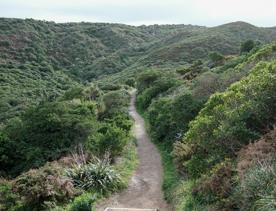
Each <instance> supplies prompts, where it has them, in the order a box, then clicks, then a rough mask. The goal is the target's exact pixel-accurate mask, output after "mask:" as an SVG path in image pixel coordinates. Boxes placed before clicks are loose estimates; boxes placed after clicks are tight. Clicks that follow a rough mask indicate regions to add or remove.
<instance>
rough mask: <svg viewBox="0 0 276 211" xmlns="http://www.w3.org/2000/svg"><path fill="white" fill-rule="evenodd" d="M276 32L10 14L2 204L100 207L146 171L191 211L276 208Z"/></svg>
mask: <svg viewBox="0 0 276 211" xmlns="http://www.w3.org/2000/svg"><path fill="white" fill-rule="evenodd" d="M275 42H276V28H275V27H271V28H263V27H256V26H253V25H251V24H248V23H245V22H233V23H228V24H225V25H221V26H217V27H204V26H193V25H182V24H180V25H151V26H144V25H143V26H129V25H123V24H108V23H86V22H81V23H54V22H47V21H38V20H33V19H25V20H23V19H9V18H0V210H11V211H15V210H18V211H20V210H69V211H73V210H91V207H93V206H94V205H95V203H97V201H98V200H100V199H102V198H103V197H106V196H109V195H110V194H112V193H114V192H116V191H120V190H121V189H122V188H125V187H126V186H127V182H128V179H129V178H130V176H131V175H132V173H133V171H134V170H135V168H136V165H137V163H138V160H137V155H136V149H135V146H136V143H135V140H133V139H134V138H133V137H132V133H131V127H132V124H133V121H132V119H131V118H130V117H129V114H128V109H127V108H128V105H129V100H130V92H131V91H133V88H135V89H137V98H136V107H137V109H138V110H139V112H140V113H141V114H142V115H143V117H144V118H145V120H146V123H147V124H146V125H147V127H148V128H147V129H148V132H149V134H150V136H151V139H152V140H153V141H154V143H155V144H156V145H157V146H158V148H159V150H160V154H161V156H162V161H163V167H164V184H163V190H164V193H165V198H166V200H167V201H168V202H170V203H171V204H172V206H173V208H174V210H177V211H180V210H181V211H183V210H185V211H186V210H187V211H190V210H193V211H200V210H207V211H208V210H209V211H221V210H223V211H228V210H242V211H250V210H258V211H265V210H275V209H276V207H275V193H276V187H275V178H276V177H275V174H276V169H275V154H276V148H275V143H274V142H275V141H274V140H275V115H276V112H275V111H276V108H275V105H276V102H275V100H276V99H275V92H276V87H275V85H276V82H275V74H276V72H275V71H276V64H275V61H276V43H275Z"/></svg>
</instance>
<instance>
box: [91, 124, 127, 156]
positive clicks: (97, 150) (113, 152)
mask: <svg viewBox="0 0 276 211" xmlns="http://www.w3.org/2000/svg"><path fill="white" fill-rule="evenodd" d="M128 141H129V131H125V130H124V129H122V128H119V127H117V126H116V125H114V124H112V123H103V124H102V125H101V126H100V128H99V129H98V131H97V133H95V134H93V135H91V136H90V137H89V140H88V142H87V148H88V149H89V150H90V151H91V152H93V153H94V154H95V155H97V156H99V157H102V156H104V155H105V154H107V153H108V154H109V155H110V157H111V158H112V159H114V158H115V157H116V156H118V155H120V154H121V153H122V151H123V149H124V147H125V146H126V144H127V143H128Z"/></svg>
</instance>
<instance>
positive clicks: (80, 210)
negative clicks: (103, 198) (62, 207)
mask: <svg viewBox="0 0 276 211" xmlns="http://www.w3.org/2000/svg"><path fill="white" fill-rule="evenodd" d="M95 201H96V195H94V194H91V193H85V194H82V195H81V196H78V197H76V198H75V199H74V201H73V202H72V204H71V205H70V207H69V209H68V211H91V210H92V211H95V210H94V208H93V203H94V202H95Z"/></svg>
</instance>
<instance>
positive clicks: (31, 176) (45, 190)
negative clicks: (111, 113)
mask: <svg viewBox="0 0 276 211" xmlns="http://www.w3.org/2000/svg"><path fill="white" fill-rule="evenodd" d="M13 191H14V192H15V193H17V194H19V195H20V196H21V197H23V200H24V203H25V204H26V205H28V207H32V208H33V209H34V210H40V209H41V208H42V207H45V206H46V207H47V202H56V203H58V202H64V201H67V200H68V199H69V198H71V197H73V196H74V195H75V194H76V191H75V189H74V186H73V184H72V182H71V181H70V180H69V179H66V178H65V177H63V176H62V168H61V167H60V166H59V165H58V164H57V163H52V164H47V165H45V166H44V167H42V168H39V169H31V170H29V171H28V172H25V173H23V174H21V175H20V176H18V177H17V178H16V179H15V181H14V184H13Z"/></svg>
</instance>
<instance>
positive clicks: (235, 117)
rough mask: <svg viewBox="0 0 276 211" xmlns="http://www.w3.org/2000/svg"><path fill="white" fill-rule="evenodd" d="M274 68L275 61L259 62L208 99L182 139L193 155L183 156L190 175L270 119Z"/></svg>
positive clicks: (229, 152)
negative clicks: (227, 87) (246, 75)
mask: <svg viewBox="0 0 276 211" xmlns="http://www.w3.org/2000/svg"><path fill="white" fill-rule="evenodd" d="M274 68H275V63H261V64H259V65H258V66H257V67H256V68H255V69H254V70H252V72H251V73H250V75H249V76H248V77H245V78H244V79H243V80H241V81H240V82H237V83H236V84H234V85H232V86H231V87H230V88H229V89H227V90H226V92H225V93H220V94H215V95H213V96H212V97H211V98H210V99H209V101H208V102H207V103H206V105H205V108H204V109H203V110H201V111H200V113H199V115H198V116H197V117H196V119H195V120H194V121H193V122H192V123H191V124H190V129H189V131H188V132H187V134H186V135H185V137H184V139H183V144H184V145H188V146H189V147H190V148H191V149H192V156H191V157H190V156H188V159H187V160H186V159H184V160H186V161H184V164H185V166H186V168H187V169H188V171H189V173H190V174H191V175H193V176H195V177H198V176H200V174H201V173H203V172H206V171H207V170H208V169H209V168H210V167H211V166H212V165H214V164H215V163H217V162H219V161H220V160H221V158H223V157H225V156H233V155H234V154H235V151H236V150H238V149H239V148H240V147H241V146H242V145H245V144H247V143H248V142H249V141H250V140H252V139H256V138H257V137H259V134H261V133H262V131H263V130H264V129H265V128H263V125H267V124H269V122H271V120H272V119H271V117H272V116H274V115H273V112H274V111H275V110H274V109H273V105H274V103H275V98H273V97H271V96H273V93H274V92H275V75H274V74H273V71H274ZM203 158H204V159H203ZM180 159H181V158H180Z"/></svg>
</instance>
